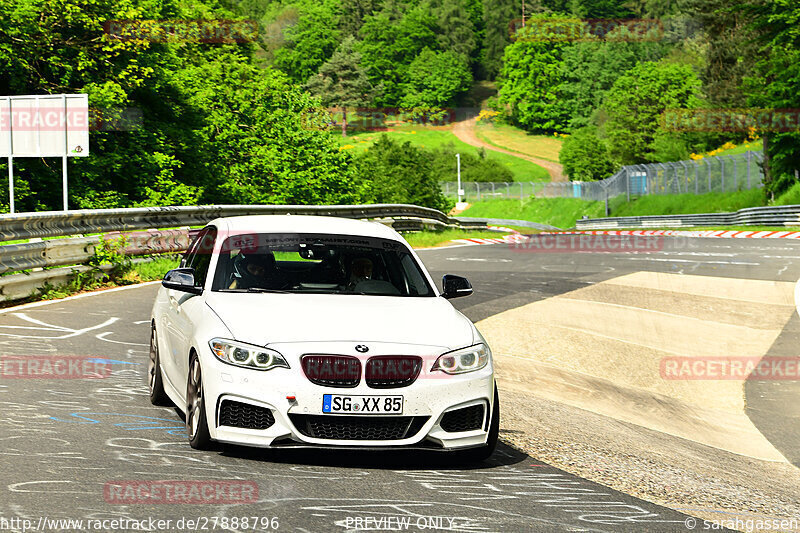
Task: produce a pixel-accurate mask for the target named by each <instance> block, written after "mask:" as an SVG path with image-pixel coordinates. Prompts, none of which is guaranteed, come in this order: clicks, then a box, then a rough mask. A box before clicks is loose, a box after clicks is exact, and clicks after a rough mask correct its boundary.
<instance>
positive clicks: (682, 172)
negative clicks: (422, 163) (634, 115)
mask: <svg viewBox="0 0 800 533" xmlns="http://www.w3.org/2000/svg"><path fill="white" fill-rule="evenodd" d="M763 159H764V155H763V153H762V152H752V151H751V152H744V153H741V154H734V155H725V156H714V157H704V158H703V159H698V160H692V161H674V162H670V163H651V164H647V165H629V166H625V167H622V169H620V170H619V171H618V172H617V173H616V174H614V175H613V176H611V177H610V178H607V179H604V180H600V181H585V182H580V181H571V182H564V183H542V182H532V181H530V182H522V181H516V182H508V183H505V182H503V183H498V182H494V183H493V182H462V183H461V188H462V189H463V190H464V193H463V194H462V197H463V199H464V200H488V199H491V198H527V197H530V196H535V197H537V198H581V199H583V200H598V201H605V200H607V199H608V198H614V197H617V196H620V195H625V196H626V197H627V199H628V200H630V198H631V197H632V196H634V197H635V196H644V195H647V194H686V193H688V194H705V193H708V192H730V191H739V190H746V189H753V188H756V187H761V184H762V179H763V177H764V172H763V169H762V166H761V164H762V161H763ZM442 191H443V192H444V194H445V195H446V196H450V197H456V196H457V195H458V187H457V184H456V182H453V181H451V182H443V183H442Z"/></svg>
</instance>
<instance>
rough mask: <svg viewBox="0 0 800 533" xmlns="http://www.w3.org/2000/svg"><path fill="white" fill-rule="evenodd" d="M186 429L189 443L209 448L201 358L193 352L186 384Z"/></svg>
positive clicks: (197, 447)
mask: <svg viewBox="0 0 800 533" xmlns="http://www.w3.org/2000/svg"><path fill="white" fill-rule="evenodd" d="M186 431H187V432H188V433H189V444H190V445H191V447H192V448H195V449H196V450H205V449H208V447H209V444H210V443H211V435H209V433H208V423H207V422H206V402H205V396H204V395H203V375H202V372H201V371H200V358H199V357H198V356H197V354H196V353H192V357H191V359H190V360H189V379H188V380H187V385H186Z"/></svg>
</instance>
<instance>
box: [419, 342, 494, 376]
mask: <svg viewBox="0 0 800 533" xmlns="http://www.w3.org/2000/svg"><path fill="white" fill-rule="evenodd" d="M491 355H492V352H491V350H489V347H488V346H486V345H485V344H476V345H475V346H470V347H469V348H462V349H460V350H456V351H454V352H448V353H445V354H442V355H440V356H439V358H438V359H436V362H435V363H433V367H432V368H431V372H433V371H434V370H441V371H442V372H444V373H446V374H463V373H465V372H474V371H475V370H480V369H481V368H483V367H485V366H486V364H487V363H488V362H489V357H491Z"/></svg>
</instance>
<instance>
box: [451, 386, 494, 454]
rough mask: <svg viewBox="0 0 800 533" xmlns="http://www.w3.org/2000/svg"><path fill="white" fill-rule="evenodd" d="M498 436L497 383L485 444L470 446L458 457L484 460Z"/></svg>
mask: <svg viewBox="0 0 800 533" xmlns="http://www.w3.org/2000/svg"><path fill="white" fill-rule="evenodd" d="M499 436H500V397H499V396H498V394H497V384H496V383H495V386H494V409H492V418H491V419H490V420H489V436H488V437H487V439H486V444H484V445H483V446H481V447H480V448H472V449H470V450H464V451H463V452H460V453H461V457H460V459H461V460H462V461H463V462H466V463H477V462H480V461H485V460H486V459H488V458H489V457H491V456H492V454H493V453H494V449H495V448H497V439H498V437H499Z"/></svg>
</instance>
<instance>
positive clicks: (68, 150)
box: [0, 94, 89, 213]
mask: <svg viewBox="0 0 800 533" xmlns="http://www.w3.org/2000/svg"><path fill="white" fill-rule="evenodd" d="M88 155H89V97H88V95H86V94H41V95H28V96H0V157H7V158H8V188H9V195H10V207H11V212H12V213H13V212H14V162H13V161H14V158H15V157H61V158H62V159H63V160H62V174H63V182H64V210H65V211H66V210H67V157H86V156H88Z"/></svg>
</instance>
